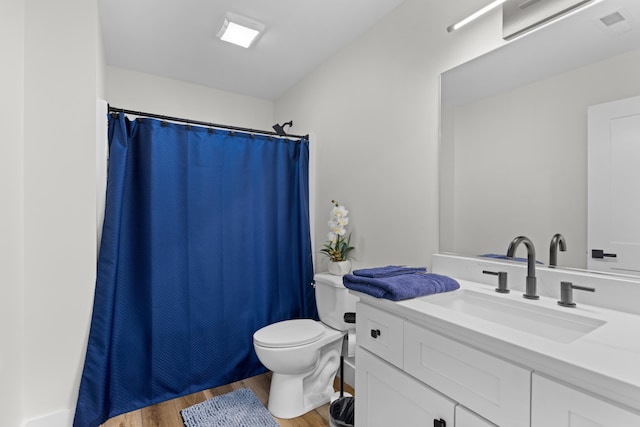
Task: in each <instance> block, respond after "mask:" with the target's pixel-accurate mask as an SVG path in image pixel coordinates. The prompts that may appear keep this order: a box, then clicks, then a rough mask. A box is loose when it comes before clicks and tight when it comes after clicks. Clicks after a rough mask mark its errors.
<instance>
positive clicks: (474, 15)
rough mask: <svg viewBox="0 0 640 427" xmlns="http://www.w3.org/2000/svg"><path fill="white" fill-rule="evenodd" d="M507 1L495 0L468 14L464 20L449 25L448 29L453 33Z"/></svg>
mask: <svg viewBox="0 0 640 427" xmlns="http://www.w3.org/2000/svg"><path fill="white" fill-rule="evenodd" d="M505 1H506V0H495V1H492V2H491V3H489V4H488V5H486V6H485V7H483V8H482V9H480V10H478V11H477V12H475V13H472V14H471V15H469V16H467V17H466V18H464V19H463V20H462V21H459V22H456V23H455V24H453V25H449V26H448V27H447V31H448V32H450V33H451V32H453V31H456V30H459V29H460V28H462V27H464V26H465V25H467V24H468V23H470V22H473V21H475V20H476V19H478V18H480V17H481V16H482V15H485V14H487V13H489V12H490V11H492V10H493V9H495V8H496V7H498V6H500V5H501V4H502V3H504V2H505Z"/></svg>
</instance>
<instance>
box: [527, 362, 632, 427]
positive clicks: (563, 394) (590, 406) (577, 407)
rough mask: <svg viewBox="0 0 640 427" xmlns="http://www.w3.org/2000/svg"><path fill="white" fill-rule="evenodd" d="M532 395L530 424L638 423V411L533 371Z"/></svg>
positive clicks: (595, 426) (618, 426)
mask: <svg viewBox="0 0 640 427" xmlns="http://www.w3.org/2000/svg"><path fill="white" fill-rule="evenodd" d="M531 396H532V399H531V427H614V426H615V427H627V426H628V427H632V426H640V414H636V413H633V412H630V411H627V410H625V409H623V408H620V407H618V406H615V405H612V404H611V403H608V402H605V401H603V400H600V399H599V398H597V397H595V396H592V395H590V394H587V393H584V392H582V391H578V390H576V389H573V388H571V387H568V386H566V385H563V384H559V383H557V382H555V381H552V380H550V379H548V378H545V377H542V376H540V375H537V374H535V373H534V374H533V375H532V392H531Z"/></svg>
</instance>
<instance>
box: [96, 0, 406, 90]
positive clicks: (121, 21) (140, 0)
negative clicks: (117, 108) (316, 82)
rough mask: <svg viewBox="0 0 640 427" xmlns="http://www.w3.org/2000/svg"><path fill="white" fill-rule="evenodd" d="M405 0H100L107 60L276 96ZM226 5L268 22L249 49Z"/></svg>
mask: <svg viewBox="0 0 640 427" xmlns="http://www.w3.org/2000/svg"><path fill="white" fill-rule="evenodd" d="M403 1H404V0H373V1H372V0H321V1H320V0H315V1H312V0H270V1H266V0H98V7H99V13H100V22H101V26H102V37H103V41H104V47H105V51H106V61H107V65H110V66H114V67H120V68H125V69H129V70H134V71H139V72H143V73H147V74H154V75H158V76H162V77H167V78H171V79H175V80H180V81H185V82H189V83H193V84H197V85H202V86H207V87H212V88H216V89H221V90H225V91H230V92H234V93H238V94H244V95H249V96H253V97H257V98H262V99H267V100H274V99H276V98H278V97H279V96H280V95H282V94H283V93H284V92H285V91H286V90H287V89H289V88H290V87H291V86H293V85H294V84H295V83H297V82H298V81H299V80H301V79H302V78H303V77H304V76H305V75H307V74H308V73H310V72H311V71H312V70H313V69H314V68H315V67H317V66H318V65H319V64H321V63H322V62H323V61H325V60H326V59H327V58H329V57H330V56H332V55H333V54H334V53H336V52H337V51H338V50H339V49H340V48H341V47H343V46H345V45H347V44H348V43H349V42H351V41H352V40H354V39H355V38H357V37H358V36H359V35H361V34H363V33H364V32H366V31H367V29H369V28H370V27H372V26H373V25H375V24H376V23H377V22H379V21H380V20H381V19H383V18H384V17H385V16H386V15H388V14H389V13H390V12H392V11H393V10H394V9H395V8H396V7H397V6H399V5H400V4H401V3H403ZM226 12H233V13H236V14H239V15H243V16H245V17H248V18H251V19H254V20H256V21H259V22H261V23H263V24H265V25H266V31H265V33H264V34H263V35H262V36H261V37H260V38H259V39H258V41H257V42H256V43H254V45H253V46H251V47H250V48H249V49H244V48H242V47H238V46H235V45H232V44H229V43H226V42H223V41H221V40H219V39H217V38H216V37H215V34H216V33H217V31H218V29H219V28H220V26H221V24H222V21H223V19H224V15H225V13H226Z"/></svg>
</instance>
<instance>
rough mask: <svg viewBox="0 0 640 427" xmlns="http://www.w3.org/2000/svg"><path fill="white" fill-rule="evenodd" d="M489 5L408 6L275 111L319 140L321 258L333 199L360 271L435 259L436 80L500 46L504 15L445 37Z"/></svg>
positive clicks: (414, 1) (420, 2) (414, 0)
mask: <svg viewBox="0 0 640 427" xmlns="http://www.w3.org/2000/svg"><path fill="white" fill-rule="evenodd" d="M461 3H462V4H461ZM484 4H486V1H484V2H483V1H476V0H474V1H471V0H469V1H465V2H451V1H446V0H438V1H424V0H407V1H406V2H405V3H404V4H403V5H401V6H400V7H399V8H398V9H397V10H396V11H394V13H392V14H391V15H390V16H389V17H388V18H387V19H385V20H384V21H383V22H382V23H380V24H379V25H377V26H375V27H374V28H372V29H371V30H370V31H369V32H368V33H367V34H365V35H364V36H362V37H361V38H360V39H359V40H357V41H356V42H354V43H353V44H351V45H350V46H348V47H346V48H344V49H342V51H340V52H339V53H338V54H337V55H335V56H334V57H333V58H331V59H330V60H329V61H327V62H326V63H324V64H322V65H321V66H320V67H319V68H318V69H317V70H316V71H315V72H314V73H312V74H311V75H309V76H308V77H307V78H305V79H304V80H303V81H301V82H300V83H299V84H297V85H296V86H294V87H293V88H292V89H291V90H289V91H288V92H287V93H286V94H285V95H284V96H282V97H281V98H280V99H278V100H277V101H276V119H277V121H278V120H279V121H282V120H289V119H293V121H294V123H295V124H296V129H301V130H300V132H306V131H312V132H313V134H314V135H315V137H316V140H315V147H314V152H315V153H316V167H317V177H316V178H317V197H316V200H315V214H316V218H317V221H316V231H315V240H316V242H317V243H316V247H317V248H315V249H320V246H321V245H322V243H323V242H324V241H326V235H327V232H328V227H327V225H326V221H327V220H328V213H329V210H330V209H331V205H330V201H331V200H332V199H337V200H338V201H339V202H340V203H343V204H345V205H346V207H347V208H348V209H349V210H350V220H351V223H350V225H349V227H348V231H352V232H353V239H352V244H354V246H355V247H356V252H355V254H354V256H355V257H356V258H357V262H354V268H359V267H363V266H375V265H387V264H391V263H399V264H411V265H428V264H429V262H430V256H431V254H432V253H435V252H438V194H439V193H438V127H439V76H440V73H441V72H443V71H445V70H446V69H448V68H451V67H453V66H456V65H458V64H460V63H462V62H465V61H467V60H469V59H471V58H473V57H475V56H478V55H480V54H482V53H485V52H487V51H489V50H491V49H493V48H495V47H497V46H499V45H501V44H502V43H503V41H502V39H501V14H500V13H499V11H496V12H495V13H492V14H491V15H488V16H485V17H484V18H483V19H482V20H481V21H478V22H476V23H474V24H473V25H471V26H469V27H467V28H464V30H462V31H460V32H457V33H453V34H448V33H447V32H446V27H447V26H448V25H450V24H452V23H453V22H455V21H457V20H459V19H462V18H463V17H465V16H466V15H468V14H470V13H471V12H474V11H475V10H477V9H479V8H480V7H481V6H483V5H484ZM318 258H319V259H320V260H321V261H320V262H319V263H317V264H318V266H317V270H318V271H321V270H326V262H323V259H322V258H321V257H318Z"/></svg>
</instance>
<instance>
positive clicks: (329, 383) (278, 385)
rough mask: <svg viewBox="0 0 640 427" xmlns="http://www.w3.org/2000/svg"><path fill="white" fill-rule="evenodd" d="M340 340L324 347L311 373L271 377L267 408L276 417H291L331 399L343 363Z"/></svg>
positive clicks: (276, 374)
mask: <svg viewBox="0 0 640 427" xmlns="http://www.w3.org/2000/svg"><path fill="white" fill-rule="evenodd" d="M340 347H341V341H338V342H337V343H336V344H333V345H329V346H327V347H326V348H324V349H323V351H322V354H321V355H320V359H319V361H318V365H316V369H314V370H313V371H312V372H309V373H308V374H306V376H305V374H302V375H287V374H279V373H276V372H274V373H273V375H272V377H271V389H270V391H269V403H268V404H267V409H269V412H270V413H271V415H273V416H274V417H277V418H282V419H290V418H296V417H299V416H301V415H304V414H306V413H307V412H309V411H312V410H314V409H316V408H317V407H319V406H322V405H324V404H325V403H329V402H330V401H331V398H332V397H333V396H334V394H335V390H334V389H333V380H334V378H335V376H336V374H337V372H338V367H339V364H340V352H339V348H340Z"/></svg>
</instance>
